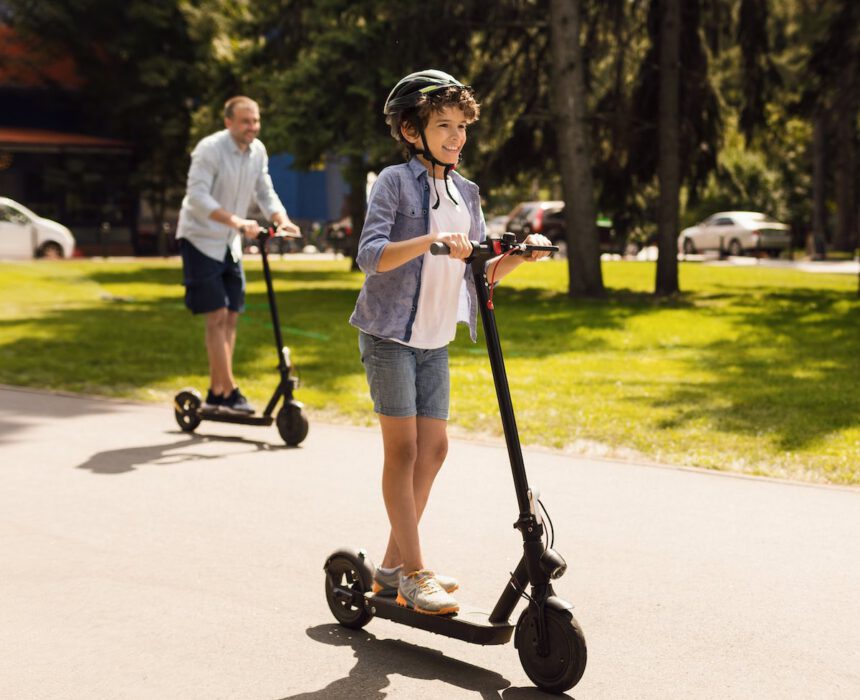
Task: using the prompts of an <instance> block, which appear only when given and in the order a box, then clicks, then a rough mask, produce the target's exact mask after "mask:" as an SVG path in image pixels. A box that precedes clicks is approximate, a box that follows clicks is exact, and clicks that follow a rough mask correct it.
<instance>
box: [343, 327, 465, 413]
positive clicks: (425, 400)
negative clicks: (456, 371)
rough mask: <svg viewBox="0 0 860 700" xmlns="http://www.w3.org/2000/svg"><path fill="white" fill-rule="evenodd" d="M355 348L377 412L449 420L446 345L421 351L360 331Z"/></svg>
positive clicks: (449, 386)
mask: <svg viewBox="0 0 860 700" xmlns="http://www.w3.org/2000/svg"><path fill="white" fill-rule="evenodd" d="M358 348H359V350H360V351H361V362H362V364H363V365H364V371H365V372H366V374H367V384H368V386H369V387H370V396H371V398H372V399H373V410H374V411H376V413H380V414H382V415H383V416H391V417H394V418H405V417H408V416H422V417H424V418H439V419H441V420H448V404H449V399H450V393H451V391H450V389H451V383H450V378H449V373H448V346H447V345H446V346H444V347H441V348H436V349H434V350H420V349H418V348H410V347H409V346H408V345H401V344H400V343H397V342H395V341H393V340H386V339H385V338H378V337H376V336H375V335H369V334H367V333H365V332H363V331H361V332H359V335H358Z"/></svg>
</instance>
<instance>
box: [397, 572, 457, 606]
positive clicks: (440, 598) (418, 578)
mask: <svg viewBox="0 0 860 700" xmlns="http://www.w3.org/2000/svg"><path fill="white" fill-rule="evenodd" d="M397 604H398V605H402V606H403V607H407V608H412V609H413V610H414V611H415V612H419V613H424V614H425V615H450V614H451V613H455V612H457V611H458V610H459V609H460V606H459V605H458V604H457V601H456V600H454V598H453V597H452V596H451V594H450V593H446V592H445V591H444V590H443V588H442V586H440V585H439V582H438V581H437V580H436V578H435V577H434V576H433V572H432V571H413V572H412V573H411V574H408V575H406V576H401V577H400V585H399V586H398V588H397Z"/></svg>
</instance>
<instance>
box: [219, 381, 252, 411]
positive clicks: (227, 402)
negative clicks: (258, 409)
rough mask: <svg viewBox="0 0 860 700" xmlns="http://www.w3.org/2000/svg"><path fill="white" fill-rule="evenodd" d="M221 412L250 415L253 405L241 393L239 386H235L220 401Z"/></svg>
mask: <svg viewBox="0 0 860 700" xmlns="http://www.w3.org/2000/svg"><path fill="white" fill-rule="evenodd" d="M221 412H222V413H235V414H243V415H251V414H252V413H253V412H254V407H253V406H252V405H251V404H249V403H248V399H246V398H245V397H244V396H243V395H242V392H241V391H239V387H236V388H235V389H233V391H231V392H230V393H229V394H228V395H227V396H225V397H224V399H223V402H222V403H221Z"/></svg>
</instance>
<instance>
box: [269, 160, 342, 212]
mask: <svg viewBox="0 0 860 700" xmlns="http://www.w3.org/2000/svg"><path fill="white" fill-rule="evenodd" d="M293 161H294V158H293V156H292V155H290V154H289V153H279V154H278V155H274V156H271V157H270V158H269V174H270V175H271V176H272V182H273V183H274V185H275V191H276V192H277V193H278V197H280V198H281V201H282V202H283V203H284V206H285V207H286V208H287V213H288V214H289V215H290V218H291V219H307V220H311V221H320V222H325V221H332V220H334V219H339V218H340V217H341V208H342V206H343V200H344V197H346V195H348V194H349V187H348V186H347V184H346V182H344V180H343V177H342V176H341V172H340V164H339V163H338V162H337V161H336V160H334V159H332V160H327V161H326V165H325V169H320V170H293V168H292V164H293Z"/></svg>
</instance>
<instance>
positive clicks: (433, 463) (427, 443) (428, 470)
mask: <svg viewBox="0 0 860 700" xmlns="http://www.w3.org/2000/svg"><path fill="white" fill-rule="evenodd" d="M416 442H417V453H416V458H415V466H414V468H413V473H412V492H413V497H414V499H415V514H416V520H417V522H420V521H421V516H422V515H423V513H424V508H425V507H426V505H427V500H428V498H429V497H430V490H431V489H432V487H433V481H434V480H435V479H436V475H437V474H438V473H439V470H440V469H441V468H442V464H443V463H444V461H445V457H446V456H447V454H448V421H445V420H440V419H438V418H425V417H423V416H418V418H417V420H416ZM390 562H393V563H390ZM402 562H403V559H402V558H401V555H400V548H399V547H398V546H397V539H396V538H395V537H394V532H393V531H392V533H391V535H390V536H389V539H388V548H387V550H386V552H385V557H384V559H383V563H382V566H384V567H395V566H399V565H400V564H401V563H402Z"/></svg>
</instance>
